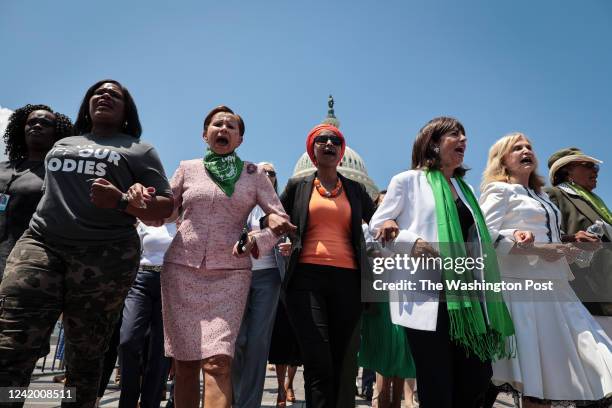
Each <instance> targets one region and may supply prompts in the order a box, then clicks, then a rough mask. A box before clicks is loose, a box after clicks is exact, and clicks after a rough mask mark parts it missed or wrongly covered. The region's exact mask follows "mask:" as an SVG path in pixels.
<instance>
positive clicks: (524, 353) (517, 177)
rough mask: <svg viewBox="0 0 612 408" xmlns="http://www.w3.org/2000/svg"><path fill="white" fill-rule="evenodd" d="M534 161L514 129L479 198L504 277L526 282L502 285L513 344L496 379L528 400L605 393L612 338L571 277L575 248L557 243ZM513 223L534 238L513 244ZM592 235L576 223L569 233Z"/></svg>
mask: <svg viewBox="0 0 612 408" xmlns="http://www.w3.org/2000/svg"><path fill="white" fill-rule="evenodd" d="M536 169H537V159H536V157H535V154H534V152H533V150H532V146H531V143H530V141H529V140H528V139H527V137H525V135H523V134H521V133H513V134H510V135H507V136H505V137H503V138H501V139H500V140H498V141H497V142H496V143H495V144H494V145H493V146H492V147H491V150H490V152H489V159H488V163H487V168H486V170H485V172H484V176H483V183H482V195H481V197H480V205H481V208H482V211H483V213H484V215H485V217H486V221H487V225H488V227H489V231H490V234H491V237H492V238H493V239H494V240H495V241H496V242H497V243H498V244H499V245H498V251H497V252H498V260H499V266H500V270H501V274H502V277H503V280H504V282H507V283H513V284H517V283H518V284H521V288H522V289H523V290H506V291H504V297H505V299H506V301H507V302H508V306H509V308H510V312H511V314H512V318H513V321H514V324H515V327H516V341H517V352H516V356H515V357H514V358H512V359H509V360H500V361H497V362H496V363H495V364H494V365H493V382H494V383H495V384H498V385H499V384H505V383H507V384H509V385H510V386H511V387H513V388H514V389H515V390H516V391H518V392H520V393H522V394H523V396H524V398H523V400H524V404H523V406H525V407H536V406H537V407H541V406H550V404H551V402H552V401H578V400H582V401H584V400H589V401H593V400H602V399H603V398H605V397H607V396H609V395H611V394H612V341H611V340H610V339H609V338H608V337H607V336H606V335H605V333H604V332H603V330H602V329H601V327H599V325H598V324H597V323H596V321H595V320H594V319H593V317H592V316H591V315H590V314H589V312H588V311H587V310H586V309H585V308H584V307H583V306H582V304H581V303H580V301H579V300H578V298H577V297H576V295H575V293H574V291H573V290H572V288H571V287H570V285H569V282H568V279H573V277H572V273H571V271H570V268H569V264H568V261H569V262H572V261H573V260H574V259H575V257H576V255H577V253H579V249H578V248H576V247H575V246H573V245H568V244H562V242H561V241H562V232H561V230H560V221H561V215H560V213H559V210H558V208H557V207H556V206H555V205H554V204H553V203H552V201H551V200H550V198H549V197H548V195H547V194H546V193H545V192H543V191H542V187H543V185H544V182H543V179H542V178H541V177H540V176H538V174H537V173H536ZM516 230H524V231H526V232H525V233H526V234H528V235H529V238H530V241H534V243H532V244H531V245H527V246H525V245H516V244H515V237H516V233H514V231H516ZM527 231H528V232H527ZM589 237H590V236H589V235H588V234H586V233H584V232H582V231H581V232H580V233H579V234H576V235H575V236H573V239H572V240H581V241H592V240H593V239H592V237H591V238H589ZM591 248H593V247H592V244H591ZM528 282H531V284H529V285H528ZM600 402H603V401H600ZM598 406H599V405H598ZM601 406H609V405H607V402H606V403H605V405H601Z"/></svg>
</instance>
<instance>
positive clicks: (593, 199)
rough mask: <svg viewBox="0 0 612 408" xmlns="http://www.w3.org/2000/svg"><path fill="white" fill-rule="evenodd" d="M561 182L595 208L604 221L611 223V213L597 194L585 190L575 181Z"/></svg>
mask: <svg viewBox="0 0 612 408" xmlns="http://www.w3.org/2000/svg"><path fill="white" fill-rule="evenodd" d="M563 184H565V185H566V186H568V187H569V188H571V189H572V190H574V191H575V192H576V194H578V195H579V196H580V197H582V198H583V199H584V200H585V201H586V202H587V203H589V204H590V205H591V207H593V208H594V209H595V211H596V212H597V214H599V216H600V217H601V219H602V220H603V221H604V222H606V223H608V224H610V225H612V213H611V212H610V210H609V209H608V207H607V206H606V203H604V202H603V200H602V199H601V198H599V196H598V195H597V194H595V193H593V192H590V191H587V190H586V189H584V188H582V187H581V186H579V185H578V184H576V183H563Z"/></svg>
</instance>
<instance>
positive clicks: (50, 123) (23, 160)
mask: <svg viewBox="0 0 612 408" xmlns="http://www.w3.org/2000/svg"><path fill="white" fill-rule="evenodd" d="M71 135H72V122H71V121H70V118H68V117H67V116H65V115H62V114H61V113H58V112H53V110H52V109H51V108H50V107H48V106H47V105H29V104H28V105H26V106H23V107H21V108H19V109H17V110H15V112H13V114H12V115H11V116H10V117H9V121H8V125H7V127H6V131H5V132H4V143H5V145H6V153H7V154H8V160H7V161H3V162H0V280H2V275H4V265H5V264H6V258H7V257H8V255H9V253H10V252H11V250H12V249H13V246H15V243H16V242H17V240H18V239H19V237H20V236H21V235H22V234H23V232H24V231H25V230H26V229H27V228H28V224H29V223H30V218H32V214H33V213H34V211H35V210H36V206H37V205H38V202H39V201H40V198H41V197H42V186H43V179H44V178H45V167H44V166H43V164H44V163H43V160H44V158H45V155H46V154H47V152H48V151H49V149H51V146H53V144H54V143H55V142H56V141H58V140H59V139H61V138H64V137H66V136H71Z"/></svg>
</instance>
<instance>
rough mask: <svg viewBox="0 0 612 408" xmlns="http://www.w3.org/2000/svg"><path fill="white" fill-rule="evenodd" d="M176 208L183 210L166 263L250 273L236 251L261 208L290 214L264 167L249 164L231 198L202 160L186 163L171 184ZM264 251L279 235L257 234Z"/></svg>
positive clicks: (266, 231)
mask: <svg viewBox="0 0 612 408" xmlns="http://www.w3.org/2000/svg"><path fill="white" fill-rule="evenodd" d="M170 185H171V187H172V193H173V194H174V207H175V210H176V209H177V208H181V209H182V212H181V215H180V216H179V219H178V220H177V232H176V236H175V237H174V240H173V241H172V243H171V244H170V247H169V248H168V251H167V252H166V255H165V258H164V261H165V262H171V263H175V264H180V265H186V266H189V267H192V268H199V267H200V266H201V265H202V262H203V261H204V262H205V265H204V266H205V267H206V269H209V270H210V269H233V270H236V269H251V259H250V257H248V256H247V257H242V258H237V257H235V256H233V255H232V248H233V247H234V244H235V243H236V241H238V239H239V238H240V234H241V233H242V229H243V228H244V226H245V225H246V221H247V217H248V215H249V213H250V212H251V210H252V209H253V207H255V205H256V204H258V205H259V206H260V207H261V208H262V209H263V210H264V211H265V212H266V214H269V213H275V214H278V215H281V216H283V217H285V218H287V219H289V218H288V217H287V214H285V211H284V210H283V206H282V204H281V203H280V200H279V199H278V196H277V195H276V193H275V191H274V187H273V186H272V183H270V181H269V180H268V178H267V176H266V174H265V173H264V172H263V169H262V168H260V167H258V166H256V165H255V164H252V163H248V162H245V163H244V167H243V169H242V173H241V174H240V179H238V182H237V183H236V186H235V190H234V193H233V194H232V196H231V197H228V196H227V195H226V194H225V193H224V192H223V191H222V190H221V189H220V188H219V187H218V186H217V185H216V184H215V182H214V181H213V180H212V179H211V178H210V177H209V175H208V173H207V172H206V170H205V168H204V164H203V162H202V159H194V160H188V161H182V162H181V164H180V165H179V168H178V169H177V170H176V172H175V173H174V176H173V177H172V180H171V182H170ZM255 238H256V240H257V246H258V248H259V252H260V253H265V252H267V251H269V250H270V249H272V247H273V246H274V245H275V244H276V242H277V241H278V239H279V237H278V236H276V235H275V234H274V233H273V232H272V230H271V229H270V228H266V229H264V230H262V231H260V232H259V233H257V234H256V235H255Z"/></svg>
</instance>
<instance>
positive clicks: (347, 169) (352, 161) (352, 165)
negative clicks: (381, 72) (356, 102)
mask: <svg viewBox="0 0 612 408" xmlns="http://www.w3.org/2000/svg"><path fill="white" fill-rule="evenodd" d="M328 105H329V110H328V111H327V117H326V118H325V120H323V122H321V123H324V124H327V125H333V126H335V127H337V128H338V129H339V128H340V121H339V120H338V119H337V118H336V116H335V115H334V98H332V96H331V95H330V96H329V101H328ZM315 170H316V168H315V166H314V165H313V164H312V162H311V161H310V157H308V153H304V154H302V156H301V157H300V158H299V160H298V161H297V163H296V164H295V168H294V169H293V175H292V176H291V177H301V176H307V175H309V174H310V173H313V172H314V171H315ZM338 171H339V172H340V173H341V174H342V175H343V176H344V177H346V178H348V179H351V180H354V181H357V182H359V183H361V184H363V185H364V186H365V188H366V190H367V192H368V194H369V195H370V197H372V199H374V198H376V195H377V194H378V191H379V190H378V187H376V184H374V181H372V179H371V178H370V176H368V171H367V170H366V167H365V164H364V163H363V159H362V158H361V156H359V154H357V152H356V151H354V150H353V149H351V148H350V147H348V145H347V146H346V150H345V151H344V157H343V158H342V161H341V162H340V163H339V164H338Z"/></svg>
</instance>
